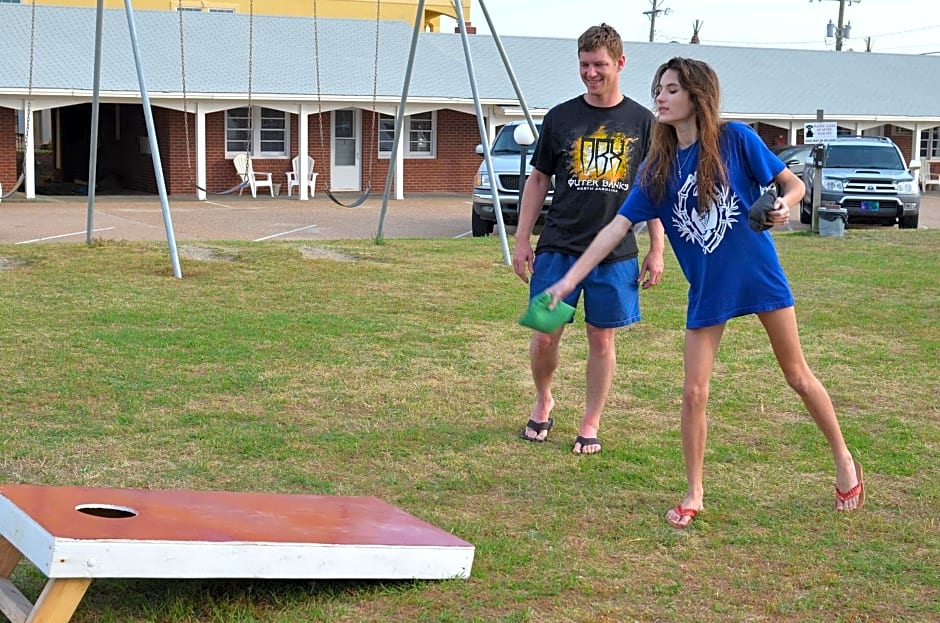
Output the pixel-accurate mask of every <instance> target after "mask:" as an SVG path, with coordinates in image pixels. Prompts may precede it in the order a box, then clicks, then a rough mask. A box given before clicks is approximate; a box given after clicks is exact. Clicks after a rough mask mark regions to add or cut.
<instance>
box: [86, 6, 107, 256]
mask: <svg viewBox="0 0 940 623" xmlns="http://www.w3.org/2000/svg"><path fill="white" fill-rule="evenodd" d="M103 16H104V0H98V13H97V15H96V16H95V85H94V91H93V93H94V95H93V96H92V98H91V139H90V142H91V146H90V149H89V154H88V216H87V218H86V223H85V243H86V244H91V238H92V236H91V235H92V232H94V231H95V187H96V186H97V184H96V183H95V182H96V181H97V179H98V109H99V108H100V104H99V100H98V94H99V93H100V92H101V31H102V20H103Z"/></svg>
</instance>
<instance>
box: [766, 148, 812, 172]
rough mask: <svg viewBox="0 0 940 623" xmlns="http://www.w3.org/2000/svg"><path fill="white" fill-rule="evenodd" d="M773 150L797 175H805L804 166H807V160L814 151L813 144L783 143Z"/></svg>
mask: <svg viewBox="0 0 940 623" xmlns="http://www.w3.org/2000/svg"><path fill="white" fill-rule="evenodd" d="M773 152H774V153H775V154H777V157H778V158H780V159H781V160H782V161H783V164H785V165H787V168H788V169H790V170H791V171H793V174H794V175H796V176H797V177H800V176H801V175H803V168H804V167H805V166H806V160H807V158H809V157H810V155H811V154H812V153H813V146H812V145H783V146H782V147H775V148H774V149H773Z"/></svg>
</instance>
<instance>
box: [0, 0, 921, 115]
mask: <svg viewBox="0 0 940 623" xmlns="http://www.w3.org/2000/svg"><path fill="white" fill-rule="evenodd" d="M31 11H32V6H31V5H8V4H0V23H2V24H3V36H2V37H0V58H3V59H4V62H3V63H0V105H14V106H16V105H17V104H15V103H13V102H18V101H21V99H22V97H23V95H24V93H25V90H26V87H27V85H28V76H29V48H30V45H29V44H30V20H31V15H32V13H31ZM35 11H36V13H35V15H36V27H35V50H34V67H33V85H32V86H33V90H34V93H36V94H43V93H74V92H77V93H76V96H87V94H88V93H90V92H91V91H92V88H93V71H94V42H95V21H96V10H95V9H89V8H74V7H55V6H45V5H43V6H37V7H36V8H35ZM182 17H183V22H184V30H183V32H184V40H185V44H186V50H185V77H186V90H187V92H188V93H191V94H194V96H198V94H213V95H222V96H225V95H230V96H232V97H239V96H242V97H243V96H245V94H246V93H247V92H248V62H249V45H248V41H249V22H250V23H251V24H252V37H251V38H252V45H251V47H250V52H251V54H250V56H251V65H252V72H251V76H252V79H251V90H252V94H253V96H254V97H257V98H259V99H265V98H269V99H281V100H298V101H301V100H302V101H307V102H310V101H311V100H315V98H316V95H317V62H316V58H317V55H316V53H315V49H316V47H317V46H315V45H314V40H315V37H314V25H315V24H314V20H313V19H311V18H294V17H280V16H266V15H265V16H262V15H255V16H254V17H252V18H249V16H247V15H243V14H224V13H195V12H193V13H184V14H183V15H182ZM135 25H136V32H137V34H138V37H139V42H140V47H141V57H142V63H143V68H144V74H145V79H146V85H147V89H148V91H149V92H150V94H151V96H155V97H160V96H163V97H178V96H179V94H180V92H181V90H182V76H183V73H182V71H181V62H180V61H181V59H180V16H179V14H178V13H176V12H173V11H138V12H136V13H135ZM316 33H317V37H316V39H317V40H318V44H319V50H320V59H321V60H320V63H319V74H320V88H319V91H320V94H321V97H322V98H323V99H336V98H340V99H352V100H359V101H362V100H365V101H369V100H371V97H372V92H373V79H374V78H375V76H376V72H375V69H374V63H375V54H374V50H375V40H376V26H375V22H374V21H373V20H354V19H326V18H321V19H320V20H318V22H317V23H316ZM378 38H379V43H380V51H379V55H378V67H379V70H378V74H377V76H378V78H377V84H376V88H377V95H378V97H379V98H380V99H383V100H385V101H394V102H397V101H398V99H399V98H400V96H401V92H402V86H403V79H404V75H405V69H406V64H407V60H408V55H409V49H410V46H411V39H412V25H411V24H408V23H405V22H396V21H386V22H383V23H382V24H381V27H380V30H379V33H378ZM500 39H501V42H502V44H503V46H504V48H505V50H506V53H507V55H508V57H509V59H510V62H511V65H512V69H513V71H514V73H515V75H516V78H517V80H518V82H519V85H520V88H521V90H522V92H523V95H524V97H525V99H526V101H527V103H528V105H529V107H530V108H534V109H547V108H549V107H551V106H552V105H554V104H556V103H558V102H559V101H562V100H564V99H567V98H569V97H573V96H575V95H577V94H578V93H581V92H583V90H584V88H583V85H582V83H581V81H580V78H579V76H578V65H577V52H576V42H575V40H574V38H572V39H557V38H540V37H501V38H500ZM102 41H103V43H102V72H101V91H102V96H103V97H106V96H107V95H108V94H122V93H123V94H127V93H131V94H133V93H136V92H138V82H137V74H136V69H135V65H134V60H133V52H132V48H131V43H130V36H129V29H128V23H127V18H126V15H125V12H124V11H123V10H105V11H104V13H103V37H102ZM468 43H469V49H470V52H471V57H472V60H473V67H474V76H475V78H476V81H477V86H478V92H479V95H480V98H481V99H482V100H483V101H484V103H495V104H503V105H514V104H515V102H516V96H515V92H514V90H513V87H512V84H511V82H510V80H509V77H508V75H507V72H506V70H505V68H504V67H503V64H502V61H501V59H500V56H499V53H498V50H497V47H496V44H495V42H494V40H493V38H492V37H490V36H488V35H473V36H470V37H469V42H468ZM624 51H625V54H626V55H627V67H626V69H625V70H624V73H623V75H622V78H621V86H622V88H623V90H624V92H625V93H626V94H627V95H629V96H630V97H632V98H633V99H635V100H637V101H639V102H640V103H642V104H646V105H649V104H650V103H651V100H650V80H651V79H652V76H653V74H654V72H655V70H656V68H657V67H658V66H659V64H660V63H662V62H664V61H665V60H667V59H668V58H670V57H672V56H692V57H695V58H699V59H702V60H705V61H706V62H708V63H710V64H711V65H712V66H713V67H714V68H715V69H716V71H717V72H718V74H719V76H720V78H721V81H722V89H723V98H724V106H723V109H724V111H725V113H726V114H728V115H739V116H757V117H761V116H763V117H775V118H788V117H804V118H810V119H814V118H815V115H816V110H817V109H820V108H821V109H824V110H825V112H826V116H827V117H828V118H864V119H875V118H880V119H896V118H909V119H918V118H922V119H924V120H927V121H931V122H935V123H938V124H940V80H938V79H937V77H938V76H940V57H934V56H912V55H898V54H866V53H853V52H830V51H808V50H789V49H786V50H785V49H764V48H761V49H754V48H736V47H724V46H705V45H695V46H693V45H690V44H678V43H645V42H643V43H639V42H626V43H625V50H624ZM415 99H421V100H425V101H431V102H440V103H441V105H442V106H443V105H446V104H447V103H453V102H455V101H456V102H459V103H461V104H467V103H470V102H472V91H471V87H470V80H469V75H468V71H467V66H466V62H465V58H464V51H463V44H462V41H461V38H460V35H458V34H454V33H420V36H419V42H418V45H417V50H416V58H415V62H414V71H413V76H412V81H411V84H410V86H409V102H411V101H413V100H415Z"/></svg>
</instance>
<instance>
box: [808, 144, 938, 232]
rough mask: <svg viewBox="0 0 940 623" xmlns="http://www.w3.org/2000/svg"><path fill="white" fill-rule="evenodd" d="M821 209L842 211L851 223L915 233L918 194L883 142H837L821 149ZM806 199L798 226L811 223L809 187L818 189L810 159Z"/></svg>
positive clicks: (898, 153)
mask: <svg viewBox="0 0 940 623" xmlns="http://www.w3.org/2000/svg"><path fill="white" fill-rule="evenodd" d="M821 149H822V150H823V152H822V182H821V186H820V191H821V193H820V196H821V198H822V200H821V207H823V208H845V209H846V210H847V211H848V218H849V222H850V223H881V224H883V225H894V224H895V223H897V225H898V227H900V228H901V229H916V228H917V223H918V221H919V220H920V192H919V189H918V188H917V182H916V181H915V179H914V176H913V175H912V174H911V172H910V170H909V169H908V167H907V166H905V164H904V157H903V156H902V155H901V150H900V149H898V147H897V145H895V144H894V142H893V141H892V140H891V139H889V138H887V137H884V136H852V137H840V138H836V139H833V140H831V141H829V142H827V143H824V144H823V145H822V147H821ZM803 182H804V183H805V184H806V194H805V195H804V196H803V202H802V204H801V205H800V222H801V223H803V224H804V225H806V224H809V223H810V222H812V219H813V203H812V202H813V186H814V185H815V184H816V183H817V180H816V167H815V166H813V155H812V154H811V155H810V156H809V158H808V159H807V161H806V167H805V168H804V169H803Z"/></svg>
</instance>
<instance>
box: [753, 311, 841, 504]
mask: <svg viewBox="0 0 940 623" xmlns="http://www.w3.org/2000/svg"><path fill="white" fill-rule="evenodd" d="M757 316H758V318H760V321H761V323H762V324H763V325H764V329H765V330H766V331H767V336H768V337H769V338H770V344H771V346H772V347H773V350H774V355H775V356H776V357H777V362H778V363H779V364H780V369H781V370H782V371H783V374H784V376H785V377H786V379H787V383H788V384H789V385H790V387H792V388H793V390H794V391H795V392H796V393H797V394H799V396H800V398H801V399H802V400H803V404H804V405H806V409H807V410H808V411H809V414H810V416H812V418H813V420H814V421H815V422H816V426H818V427H819V430H821V431H822V433H823V435H824V436H825V437H826V441H827V442H828V443H829V449H830V451H831V452H832V458H833V461H834V462H835V467H836V488H837V489H838V490H839V491H849V490H851V489H852V488H853V487H854V486H855V485H856V484H858V478H857V477H856V474H855V464H854V462H853V460H852V454H851V453H850V452H849V449H848V447H847V446H846V445H845V439H844V438H843V437H842V429H841V428H840V427H839V421H838V419H837V418H836V412H835V408H834V407H833V406H832V399H830V397H829V393H828V392H827V391H826V388H825V387H823V386H822V383H820V382H819V379H817V378H816V375H814V374H813V372H812V370H810V369H809V365H808V364H807V363H806V358H805V357H804V356H803V347H802V346H801V345H800V336H799V331H798V329H797V323H796V312H795V311H794V308H793V307H787V308H784V309H778V310H776V311H772V312H764V313H761V314H758V315H757ZM858 503H859V496H858V495H856V496H853V497H851V498H849V499H847V500H845V501H842V500H839V499H838V498H837V499H836V509H837V510H840V511H851V510H855V508H857V507H858Z"/></svg>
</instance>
